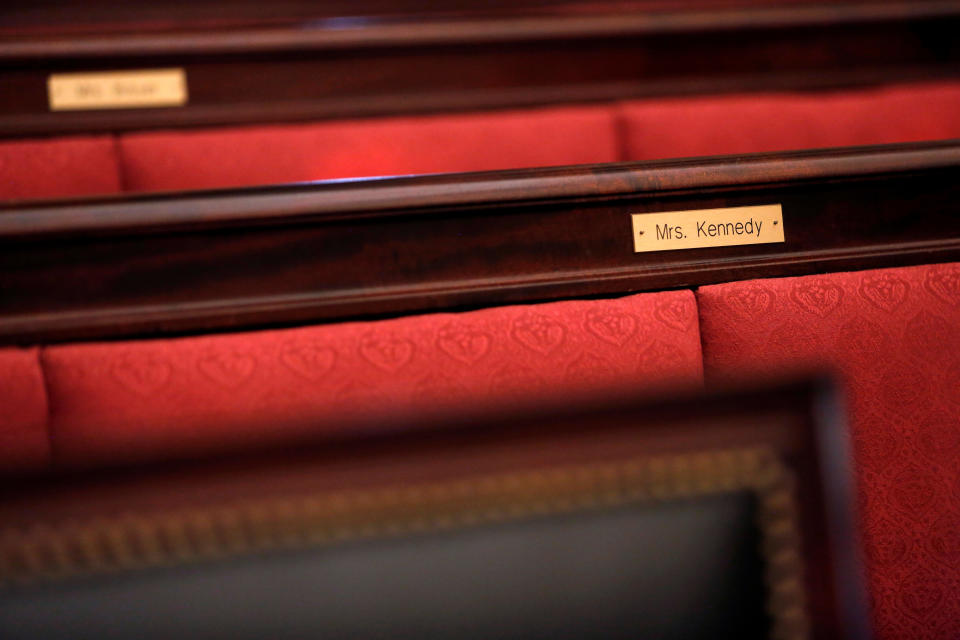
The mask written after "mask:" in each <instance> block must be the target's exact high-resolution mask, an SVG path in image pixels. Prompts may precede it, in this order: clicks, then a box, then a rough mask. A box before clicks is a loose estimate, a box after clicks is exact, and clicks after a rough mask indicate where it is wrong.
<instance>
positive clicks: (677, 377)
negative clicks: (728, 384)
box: [0, 84, 960, 639]
mask: <svg viewBox="0 0 960 640" xmlns="http://www.w3.org/2000/svg"><path fill="white" fill-rule="evenodd" d="M958 133H960V88H958V85H955V84H938V85H916V86H903V87H898V88H891V89H881V90H858V91H848V92H838V93H833V94H827V95H818V96H813V95H797V94H779V95H775V94H767V95H762V96H739V97H737V96H730V97H719V98H718V97H711V98H683V99H671V100H647V101H640V102H629V103H623V104H617V105H612V106H605V107H585V108H562V109H537V110H529V111H523V112H520V111H518V112H512V113H491V114H474V115H459V116H430V117H423V118H402V119H385V120H379V121H374V120H370V121H363V122H360V121H357V122H330V123H319V124H305V125H285V126H282V127H280V126H278V127H256V128H231V129H210V130H197V131H184V132H146V133H134V134H125V135H123V136H121V137H120V138H118V139H116V140H114V139H111V138H110V137H98V138H94V139H89V138H82V139H81V138H75V139H73V138H72V139H62V140H49V141H22V142H7V143H3V145H2V146H0V160H2V164H0V168H2V172H3V182H2V183H0V196H2V197H4V198H24V197H48V196H49V197H55V196H62V195H84V194H92V193H111V192H117V191H120V190H121V189H126V190H163V189H182V188H199V187H220V186H237V185H254V184H259V183H267V182H277V181H290V180H313V179H323V178H342V177H351V176H358V175H382V174H397V173H415V172H434V171H456V170H469V169H494V168H509V167H520V166H543V165H550V164H571V163H585V162H600V161H612V160H618V159H619V160H627V159H649V158H663V157H676V156H693V155H702V154H713V153H746V152H751V151H769V150H776V149H788V148H798V147H821V146H835V145H845V144H866V143H877V142H895V141H905V140H920V139H936V138H945V137H951V136H957V135H958ZM361 160H362V162H361ZM695 295H696V298H694V293H692V292H690V291H689V290H686V291H677V292H664V293H654V294H641V295H638V296H632V297H627V298H620V299H606V300H591V301H577V302H561V303H552V304H546V305H536V306H514V307H500V308H495V309H487V310H482V311H474V312H469V313H463V314H457V315H448V314H435V315H422V316H415V317H406V318H399V319H393V320H381V321H375V322H358V323H345V324H329V325H324V326H317V327H305V328H299V329H283V330H271V331H257V332H245V333H236V334H229V335H207V336H199V337H187V338H171V339H155V340H148V341H118V342H104V343H87V344H62V345H53V346H42V347H34V348H30V349H17V348H4V349H3V350H0V430H2V431H0V446H2V449H0V465H2V467H3V468H4V469H5V470H8V471H9V470H24V469H34V470H36V469H42V468H47V467H50V466H90V465H97V464H104V463H117V462H129V461H134V460H146V459H162V458H169V457H179V456H185V455H197V454H201V453H208V452H211V451H216V450H225V449H236V448H240V447H249V446H251V445H255V444H261V443H266V442H271V443H280V442H284V441H289V440H290V439H296V438H300V437H302V436H304V435H305V434H307V433H308V432H310V431H314V432H323V431H324V430H325V429H330V428H332V426H329V425H334V424H338V423H339V422H340V421H342V420H344V419H349V418H351V417H352V416H353V415H355V414H356V412H357V411H358V410H359V412H360V413H361V414H363V415H364V416H366V417H370V416H374V417H375V416H376V412H377V411H381V410H384V408H389V410H390V411H401V412H405V413H406V414H407V415H417V414H418V413H419V412H425V411H428V410H441V409H442V408H444V407H449V406H451V405H452V404H455V403H471V402H477V403H480V402H507V401H510V400H511V399H513V398H515V397H516V395H517V394H520V395H524V396H531V395H532V396H536V395H537V394H547V393H554V392H555V393H574V392H586V391H589V390H591V389H595V388H598V387H601V386H609V385H612V384H623V385H630V386H633V387H635V388H649V387H650V386H651V385H659V384H663V383H665V382H668V381H669V382H678V381H683V382H687V383H697V382H699V381H700V380H701V366H702V367H703V369H704V370H705V373H706V381H707V382H712V381H714V380H719V379H721V378H726V377H729V376H732V375H747V374H754V375H756V374H763V375H766V374H769V373H770V372H778V373H780V372H783V371H784V370H787V369H793V368H800V367H809V366H828V367H830V368H833V369H836V370H838V371H839V372H840V374H841V375H842V378H843V380H844V382H845V383H846V384H847V386H848V388H849V392H850V399H851V407H850V415H851V416H852V428H853V435H854V440H855V443H856V455H857V460H856V461H857V466H858V472H859V478H858V479H859V483H860V489H861V508H862V516H863V534H864V538H865V549H866V553H867V556H868V560H869V571H870V583H871V589H872V595H873V600H874V618H875V622H876V627H877V632H878V635H879V637H881V638H889V639H894V638H903V637H931V638H943V639H947V638H955V637H957V636H958V635H960V609H958V608H957V598H956V594H957V593H958V591H960V539H958V536H957V532H958V531H960V490H958V487H960V471H958V466H957V464H956V462H955V461H956V459H957V456H958V455H960V418H958V416H960V404H958V397H960V391H958V383H957V380H960V265H957V264H947V265H929V266H923V267H911V268H903V269H891V270H882V271H864V272H859V273H835V274H827V275H820V276H808V277H803V278H786V279H779V280H763V281H750V282H736V283H729V284H723V285H717V286H710V287H702V288H700V289H699V290H697V291H696V292H695ZM698 319H699V322H698ZM701 333H702V345H703V347H702V349H703V351H702V354H701V350H700V344H701V342H700V336H701ZM264 425H267V426H268V428H267V429H266V430H265V429H264Z"/></svg>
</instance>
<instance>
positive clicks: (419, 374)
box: [43, 291, 701, 465]
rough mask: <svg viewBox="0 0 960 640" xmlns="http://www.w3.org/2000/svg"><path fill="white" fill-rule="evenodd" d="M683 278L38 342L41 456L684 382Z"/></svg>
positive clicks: (145, 454) (159, 447) (236, 441)
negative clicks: (291, 323) (307, 319)
mask: <svg viewBox="0 0 960 640" xmlns="http://www.w3.org/2000/svg"><path fill="white" fill-rule="evenodd" d="M696 320H697V314H696V306H695V303H694V298H693V294H692V292H690V291H675V292H665V293H652V294H640V295H635V296H630V297H627V298H621V299H618V300H595V301H576V302H558V303H552V304H544V305H534V306H516V307H501V308H495V309H488V310H482V311H475V312H469V313H462V314H432V315H425V316H417V317H408V318H400V319H395V320H386V321H380V322H361V323H345V324H332V325H326V326H317V327H308V328H303V329H290V330H280V331H261V332H253V333H240V334H233V335H220V336H204V337H197V338H180V339H170V340H151V341H133V342H115V343H101V344H78V345H62V346H53V347H49V348H46V349H44V351H43V364H44V370H45V374H46V376H47V385H48V388H49V393H50V398H51V425H50V426H51V432H52V434H53V436H54V443H53V449H54V458H55V463H56V464H64V465H74V464H80V465H86V464H95V463H115V462H121V461H128V460H134V459H148V458H166V457H178V456H182V455H190V454H196V453H201V452H205V451H209V450H223V449H232V448H236V447H245V446H250V445H253V444H259V443H262V442H282V441H284V440H289V439H291V438H295V437H296V436H297V435H298V434H299V433H302V432H304V431H309V432H311V433H322V432H324V431H325V430H329V429H330V425H332V424H335V423H336V422H337V421H339V420H343V419H344V418H349V417H354V416H356V414H358V413H360V414H364V415H366V416H369V417H376V416H377V415H380V414H389V415H390V416H392V417H394V418H397V417H403V416H417V417H418V416H421V415H423V414H424V413H425V412H429V411H434V410H443V409H447V408H456V407H460V406H462V405H469V404H471V403H474V404H480V403H504V402H507V401H509V400H510V399H512V398H531V397H533V398H536V397H538V396H543V395H545V394H550V393H564V394H570V393H588V392H590V391H592V390H596V389H599V388H604V387H609V386H628V387H630V388H633V389H644V388H651V387H657V386H660V385H664V384H668V383H676V382H686V383H699V381H700V379H701V357H700V341H699V333H698V330H697V321H696Z"/></svg>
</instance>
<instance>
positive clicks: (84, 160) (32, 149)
mask: <svg viewBox="0 0 960 640" xmlns="http://www.w3.org/2000/svg"><path fill="white" fill-rule="evenodd" d="M119 171H120V165H119V162H118V160H117V154H116V147H115V143H114V139H113V138H112V137H111V136H88V137H70V138H54V139H51V140H18V141H11V142H0V199H4V200H6V199H13V198H57V197H61V196H88V195H99V194H108V193H118V192H119V191H120V189H121V185H120V174H119Z"/></svg>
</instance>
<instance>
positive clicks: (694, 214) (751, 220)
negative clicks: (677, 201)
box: [632, 204, 784, 253]
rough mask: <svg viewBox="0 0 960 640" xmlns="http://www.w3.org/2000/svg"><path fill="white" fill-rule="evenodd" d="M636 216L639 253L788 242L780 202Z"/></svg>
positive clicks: (634, 230) (634, 229)
mask: <svg viewBox="0 0 960 640" xmlns="http://www.w3.org/2000/svg"><path fill="white" fill-rule="evenodd" d="M632 218H633V250H634V252H635V253H643V252H646V251H670V250H673V249H701V248H703V247H729V246H734V245H741V244H766V243H769V242H783V241H784V239H783V209H782V208H781V207H780V205H779V204H766V205H762V206H757V207H726V208H723V209H700V210H691V211H665V212H663V213H635V214H633V216H632Z"/></svg>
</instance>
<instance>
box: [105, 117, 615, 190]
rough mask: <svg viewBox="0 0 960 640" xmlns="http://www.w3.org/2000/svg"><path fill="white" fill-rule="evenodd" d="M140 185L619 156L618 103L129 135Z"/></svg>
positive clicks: (132, 180) (239, 182) (132, 175)
mask: <svg viewBox="0 0 960 640" xmlns="http://www.w3.org/2000/svg"><path fill="white" fill-rule="evenodd" d="M121 154H122V159H123V160H122V162H123V167H124V172H125V178H126V181H127V185H128V187H129V188H130V189H132V190H135V191H149V190H162V189H201V188H212V187H230V186H246V185H258V184H271V183H280V182H297V181H305V180H321V179H330V178H349V177H357V176H377V175H397V174H414V173H439V172H451V171H482V170H487V169H512V168H519V167H535V166H547V165H564V164H581V163H591V162H611V161H615V160H617V159H618V158H617V143H616V140H615V128H614V122H613V114H612V111H611V109H610V108H601V107H584V108H557V109H539V110H531V111H505V112H493V113H486V114H470V115H450V116H432V117H410V118H386V119H378V120H366V121H364V120H359V121H341V122H324V123H315V124H303V125H288V126H264V127H246V128H230V129H210V130H203V131H168V132H155V133H140V134H130V135H126V136H123V137H122V138H121Z"/></svg>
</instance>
